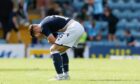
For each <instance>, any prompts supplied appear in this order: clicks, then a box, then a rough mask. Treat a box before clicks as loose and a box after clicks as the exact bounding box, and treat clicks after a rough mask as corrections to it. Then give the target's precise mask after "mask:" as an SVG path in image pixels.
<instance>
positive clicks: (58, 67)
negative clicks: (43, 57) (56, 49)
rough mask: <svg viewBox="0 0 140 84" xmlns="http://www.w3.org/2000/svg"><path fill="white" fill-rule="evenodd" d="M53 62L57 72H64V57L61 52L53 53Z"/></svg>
mask: <svg viewBox="0 0 140 84" xmlns="http://www.w3.org/2000/svg"><path fill="white" fill-rule="evenodd" d="M52 58H53V62H54V67H55V70H56V72H57V74H62V73H63V66H62V64H63V62H62V57H61V55H60V54H59V53H54V54H52Z"/></svg>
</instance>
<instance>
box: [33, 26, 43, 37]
mask: <svg viewBox="0 0 140 84" xmlns="http://www.w3.org/2000/svg"><path fill="white" fill-rule="evenodd" d="M34 34H35V37H37V38H40V37H42V34H41V28H40V27H39V26H37V25H36V26H34Z"/></svg>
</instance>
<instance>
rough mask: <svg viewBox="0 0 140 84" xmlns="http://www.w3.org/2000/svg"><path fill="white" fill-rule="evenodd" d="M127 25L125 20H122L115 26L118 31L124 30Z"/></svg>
mask: <svg viewBox="0 0 140 84" xmlns="http://www.w3.org/2000/svg"><path fill="white" fill-rule="evenodd" d="M127 23H128V22H127V20H126V19H122V20H121V21H119V22H118V24H117V29H118V30H121V29H122V30H123V29H125V28H126V24H127Z"/></svg>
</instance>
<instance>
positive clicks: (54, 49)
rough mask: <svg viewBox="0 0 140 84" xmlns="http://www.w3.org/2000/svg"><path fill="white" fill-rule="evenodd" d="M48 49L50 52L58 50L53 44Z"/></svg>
mask: <svg viewBox="0 0 140 84" xmlns="http://www.w3.org/2000/svg"><path fill="white" fill-rule="evenodd" d="M50 51H51V53H54V52H60V51H59V49H58V48H57V47H56V46H55V45H52V46H51V48H50Z"/></svg>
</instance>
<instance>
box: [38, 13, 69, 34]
mask: <svg viewBox="0 0 140 84" xmlns="http://www.w3.org/2000/svg"><path fill="white" fill-rule="evenodd" d="M69 21H70V18H67V17H63V16H58V15H52V16H47V17H46V18H45V19H44V20H43V21H42V22H41V23H40V26H41V28H42V33H43V34H44V35H46V36H48V35H49V34H53V33H56V32H58V31H59V30H60V29H63V28H64V27H65V25H66V24H67V23H68V22H69Z"/></svg>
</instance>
